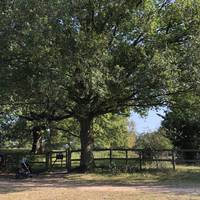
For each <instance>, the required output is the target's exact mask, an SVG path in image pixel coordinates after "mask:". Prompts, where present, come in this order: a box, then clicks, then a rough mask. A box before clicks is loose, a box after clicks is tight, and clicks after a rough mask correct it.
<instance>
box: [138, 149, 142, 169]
mask: <svg viewBox="0 0 200 200" xmlns="http://www.w3.org/2000/svg"><path fill="white" fill-rule="evenodd" d="M139 159H140V171H142V150H140V151H139Z"/></svg>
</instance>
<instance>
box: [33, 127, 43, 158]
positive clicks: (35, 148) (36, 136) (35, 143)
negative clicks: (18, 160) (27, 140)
mask: <svg viewBox="0 0 200 200" xmlns="http://www.w3.org/2000/svg"><path fill="white" fill-rule="evenodd" d="M40 137H41V135H40V133H39V132H38V131H37V130H33V143H32V149H31V153H34V154H36V153H37V151H38V148H39V147H38V141H39V139H40Z"/></svg>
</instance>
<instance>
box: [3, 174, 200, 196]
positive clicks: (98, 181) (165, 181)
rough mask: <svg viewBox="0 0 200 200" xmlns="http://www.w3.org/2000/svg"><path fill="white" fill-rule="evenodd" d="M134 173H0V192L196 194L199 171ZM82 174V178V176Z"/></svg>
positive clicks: (199, 193)
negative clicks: (87, 190)
mask: <svg viewBox="0 0 200 200" xmlns="http://www.w3.org/2000/svg"><path fill="white" fill-rule="evenodd" d="M148 175H149V174H148V173H143V174H139V173H134V174H132V175H131V174H130V175H127V176H123V175H122V176H119V175H114V174H100V175H99V176H100V177H98V176H97V177H95V175H94V174H93V175H91V176H90V174H86V175H85V174H76V173H74V174H66V173H49V174H41V175H34V176H33V178H28V179H19V180H16V179H15V178H14V174H1V175H0V195H1V194H9V193H14V192H22V191H30V190H34V189H36V188H42V189H45V188H56V189H59V188H66V189H67V188H71V189H73V188H74V189H77V188H84V187H87V188H92V187H102V188H104V187H112V188H119V189H123V188H128V189H129V188H130V190H131V189H135V188H137V189H141V190H146V191H149V192H152V191H153V192H159V191H160V192H162V193H170V194H173V195H180V194H181V195H182V194H188V193H190V194H192V195H200V172H199V171H191V172H189V171H188V172H166V173H165V172H162V174H159V173H158V174H157V173H156V172H155V174H150V175H149V176H148ZM84 176H86V177H85V178H83V177H84Z"/></svg>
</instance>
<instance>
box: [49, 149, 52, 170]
mask: <svg viewBox="0 0 200 200" xmlns="http://www.w3.org/2000/svg"><path fill="white" fill-rule="evenodd" d="M51 168H52V152H49V169H51Z"/></svg>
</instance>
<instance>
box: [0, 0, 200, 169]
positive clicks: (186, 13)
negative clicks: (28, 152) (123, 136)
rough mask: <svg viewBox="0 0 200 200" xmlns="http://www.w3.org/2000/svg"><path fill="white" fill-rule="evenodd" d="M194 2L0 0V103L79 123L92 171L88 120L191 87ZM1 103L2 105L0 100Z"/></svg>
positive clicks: (28, 114) (196, 20) (196, 23)
mask: <svg viewBox="0 0 200 200" xmlns="http://www.w3.org/2000/svg"><path fill="white" fill-rule="evenodd" d="M199 5H200V4H199V1H197V0H187V1H183V0H176V1H175V2H174V1H169V0H143V1H142V0H134V1H133V0H98V1H97V0H71V1H67V0H59V1H58V0H48V1H46V0H40V1H38V0H30V1H26V0H16V1H12V0H7V1H1V6H0V8H1V18H0V25H1V29H0V40H1V44H2V45H1V46H0V53H1V55H0V59H1V61H0V65H1V68H0V70H1V71H0V73H1V75H0V76H1V77H0V78H1V79H0V83H1V87H2V90H1V94H0V95H1V99H2V105H5V104H9V105H12V106H13V105H14V108H15V109H17V110H19V115H21V117H24V118H25V119H27V120H32V121H45V122H47V123H48V124H51V122H53V121H60V120H63V119H66V118H69V117H74V118H76V119H77V120H78V122H79V123H80V141H81V149H82V151H81V163H80V165H81V168H82V169H83V170H84V171H88V170H91V169H92V168H93V165H94V162H93V153H92V150H93V145H94V137H93V134H92V132H91V124H92V122H93V119H94V118H95V117H97V116H99V115H103V114H105V113H109V112H111V113H123V112H124V111H125V110H126V109H127V108H132V109H134V110H135V111H142V110H144V109H147V108H149V107H152V106H162V105H165V104H167V103H168V102H169V101H170V97H171V96H173V95H178V94H179V93H182V92H185V91H187V90H190V89H191V88H194V87H196V83H197V80H198V79H199V77H198V72H199V63H198V55H197V53H193V52H192V51H191V50H188V49H191V47H193V46H195V47H196V48H197V49H198V48H199V47H198V44H199V28H200V15H199V10H200V9H199V7H200V6H199ZM5 100H6V102H5Z"/></svg>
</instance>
